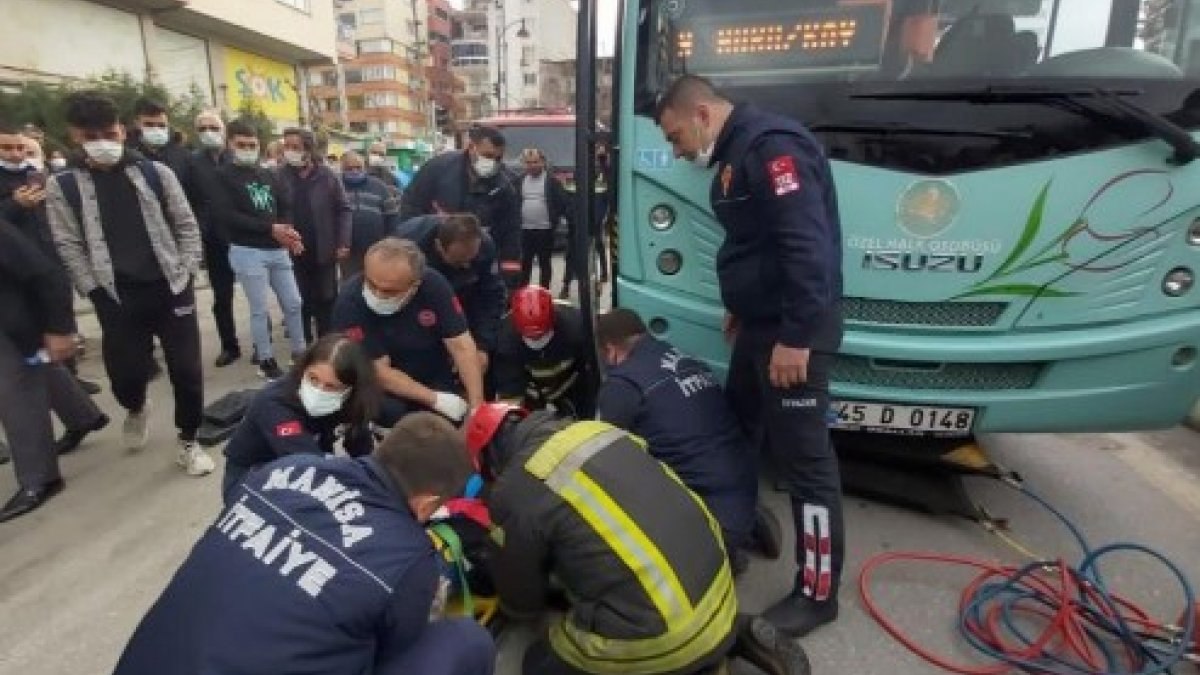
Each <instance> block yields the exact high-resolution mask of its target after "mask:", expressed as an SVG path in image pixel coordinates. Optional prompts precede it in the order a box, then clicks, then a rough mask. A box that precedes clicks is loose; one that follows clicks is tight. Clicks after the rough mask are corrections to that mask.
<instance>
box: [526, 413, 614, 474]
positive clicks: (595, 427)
mask: <svg viewBox="0 0 1200 675" xmlns="http://www.w3.org/2000/svg"><path fill="white" fill-rule="evenodd" d="M605 431H616V427H614V426H613V425H611V424H607V423H605V422H598V421H595V420H584V421H582V422H576V423H575V424H572V425H571V426H569V427H567V428H566V429H563V430H562V431H560V432H558V433H556V434H554V435H553V436H551V437H550V438H548V439H547V440H546V442H545V443H543V444H542V447H540V448H538V449H537V451H536V452H534V453H533V456H531V457H530V458H529V459H528V460H526V461H525V470H526V471H528V472H529V473H531V474H533V475H534V476H536V477H537V478H539V479H541V480H546V477H547V476H549V475H550V472H551V471H553V470H554V467H556V466H558V465H559V463H560V462H562V460H563V459H564V458H565V457H566V456H567V455H570V454H571V453H573V452H575V451H576V450H577V449H579V446H581V445H582V444H583V443H585V442H587V441H588V439H590V438H591V437H593V436H596V435H597V434H601V433H603V432H605ZM619 433H620V432H619V431H618V434H619Z"/></svg>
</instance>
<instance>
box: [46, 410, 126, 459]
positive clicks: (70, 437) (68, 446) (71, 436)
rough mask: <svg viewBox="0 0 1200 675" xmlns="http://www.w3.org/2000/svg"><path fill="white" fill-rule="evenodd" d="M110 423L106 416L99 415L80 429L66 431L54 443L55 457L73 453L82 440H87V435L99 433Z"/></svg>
mask: <svg viewBox="0 0 1200 675" xmlns="http://www.w3.org/2000/svg"><path fill="white" fill-rule="evenodd" d="M111 421H112V420H110V419H109V417H108V415H105V414H104V413H101V414H100V416H99V417H97V418H96V421H94V422H92V423H91V424H89V425H88V426H86V427H84V428H82V429H67V430H66V431H65V432H63V435H62V436H61V437H59V439H58V440H57V441H55V442H54V453H55V454H57V455H65V454H67V453H69V452H73V451H74V450H75V448H78V447H79V445H80V444H81V443H83V439H85V438H87V436H88V434H90V433H92V432H93V431H100V430H101V429H103V428H104V427H106V426H108V423H109V422H111Z"/></svg>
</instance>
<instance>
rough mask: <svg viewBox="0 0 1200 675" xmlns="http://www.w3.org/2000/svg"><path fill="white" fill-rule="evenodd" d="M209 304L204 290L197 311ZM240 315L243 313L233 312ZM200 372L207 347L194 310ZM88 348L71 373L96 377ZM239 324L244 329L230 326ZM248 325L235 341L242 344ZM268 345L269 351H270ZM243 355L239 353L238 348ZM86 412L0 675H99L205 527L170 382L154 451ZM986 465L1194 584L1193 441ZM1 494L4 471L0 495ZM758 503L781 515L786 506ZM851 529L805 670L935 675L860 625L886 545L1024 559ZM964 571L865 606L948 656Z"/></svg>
mask: <svg viewBox="0 0 1200 675" xmlns="http://www.w3.org/2000/svg"><path fill="white" fill-rule="evenodd" d="M207 302H208V300H207V296H206V295H203V294H202V299H201V303H202V305H204V304H206V303H207ZM240 311H241V317H245V308H244V306H242V307H241V308H240ZM202 316H203V320H202V326H203V328H204V331H205V346H206V354H205V361H206V362H211V360H212V359H213V358H214V357H215V349H216V342H215V339H214V336H213V334H212V332H213V331H212V325H211V321H210V320H209V319H208V313H207V311H204V312H203V313H202ZM82 323H83V326H82V328H83V330H84V332H85V334H87V335H88V336H89V337H91V338H93V340H92V342H91V344H90V346H91V350H92V351H91V354H90V355H89V356H88V358H87V359H86V360H85V361H84V362H83V370H84V372H85V373H86V374H88V375H89V376H92V377H93V378H96V379H102V378H101V376H100V373H101V368H100V364H99V357H98V354H97V353H96V350H97V349H98V346H97V343H96V341H95V339H94V338H95V337H96V336H97V335H98V330H97V328H96V327H95V323H94V320H93V319H92V318H91V317H83V320H82ZM240 325H241V326H243V327H245V326H246V323H245V321H244V320H240ZM247 334H248V330H243V335H247ZM280 344H282V343H280ZM246 348H247V349H248V344H247V345H246ZM208 374H209V380H208V383H207V387H208V391H207V397H208V399H209V400H212V399H214V398H216V397H218V396H220V395H221V394H223V393H225V392H227V391H230V390H232V389H235V388H243V387H250V386H257V385H258V384H259V381H258V379H257V377H256V376H255V372H254V369H253V368H252V367H251V366H250V365H249V364H248V363H247V362H245V361H243V362H241V363H239V364H236V365H234V366H231V367H229V368H225V369H221V370H215V369H210V370H209V372H208ZM98 401H99V402H100V405H101V406H102V407H103V408H104V409H105V410H107V411H109V412H110V413H112V414H113V415H114V419H115V423H114V424H113V425H111V426H110V427H109V428H108V429H106V430H105V431H103V432H101V433H99V434H96V435H95V436H94V437H92V438H89V440H88V442H87V444H86V445H85V446H84V447H83V448H82V449H81V450H80V451H78V452H77V453H76V454H74V455H72V456H70V457H67V458H66V459H65V460H64V461H63V472H64V476H65V478H66V480H67V485H68V487H67V490H66V491H65V492H64V493H63V494H62V495H61V496H60V497H58V498H56V499H54V500H53V501H52V502H51V503H50V504H48V505H47V506H46V507H45V508H43V509H41V510H39V511H38V512H36V513H35V514H32V515H30V516H26V517H24V518H20V519H18V520H16V521H13V522H11V523H7V524H4V525H0V673H3V674H5V675H7V674H9V673H12V674H16V673H21V674H22V675H78V674H79V673H104V672H108V671H109V670H110V669H111V666H112V664H113V663H114V662H115V660H116V658H117V656H118V655H119V653H120V650H121V649H122V647H123V645H124V643H125V641H126V640H127V638H128V637H129V635H130V633H131V631H132V629H133V627H134V626H135V624H136V623H137V621H138V620H139V619H140V617H141V615H142V613H143V612H144V611H145V609H146V608H147V607H148V606H149V604H150V603H151V602H152V601H153V600H154V598H155V597H156V596H157V594H158V593H159V592H160V591H161V589H162V588H163V586H164V585H165V583H166V582H167V580H168V579H169V578H170V576H171V574H172V573H173V571H174V569H175V568H176V566H177V565H178V563H179V562H180V561H181V560H182V559H183V557H184V556H185V555H186V554H187V552H188V550H189V549H190V547H191V545H192V544H193V542H194V541H195V540H196V539H197V537H198V536H199V534H200V533H201V532H202V530H203V529H204V528H205V527H206V526H207V525H208V524H209V523H210V522H211V520H212V518H213V517H214V516H215V514H216V512H217V509H218V504H219V501H220V500H219V496H218V485H219V480H218V476H219V475H220V468H218V472H217V473H216V474H214V475H213V476H209V477H207V478H201V479H196V478H189V477H187V476H185V475H184V474H183V473H182V472H181V471H180V470H179V469H178V468H177V467H176V466H175V464H174V450H175V442H174V432H173V430H172V425H171V403H170V401H171V397H170V390H169V387H168V384H167V382H166V381H165V379H164V380H160V381H158V382H156V383H154V385H153V401H154V405H155V408H154V415H153V424H152V436H151V443H150V445H149V447H148V448H146V449H145V450H144V451H142V452H140V453H137V454H134V453H130V452H128V451H126V450H124V449H122V448H121V447H120V431H119V428H120V419H121V415H120V414H117V413H116V412H114V411H118V408H117V406H116V404H115V402H114V401H113V400H112V398H111V397H110V396H109V395H108V394H107V393H103V394H101V395H100V396H99V397H98ZM981 440H982V442H983V444H984V445H985V446H986V447H987V448H988V450H989V451H990V453H991V455H992V457H993V458H994V459H995V460H996V461H997V462H999V463H1001V464H1003V465H1004V466H1006V467H1007V468H1011V469H1013V470H1016V471H1018V472H1020V473H1021V474H1022V475H1023V476H1024V477H1025V478H1026V480H1027V481H1028V483H1029V485H1030V486H1031V487H1033V488H1034V489H1035V490H1037V491H1038V492H1039V493H1041V494H1042V495H1044V496H1045V497H1046V498H1048V499H1049V500H1051V501H1052V502H1053V503H1054V504H1055V505H1057V506H1058V507H1059V508H1061V509H1062V510H1063V511H1064V512H1066V513H1067V514H1069V515H1070V516H1071V517H1072V518H1074V519H1075V520H1076V521H1077V522H1078V523H1079V525H1080V526H1081V527H1082V528H1083V529H1084V531H1085V532H1086V533H1087V535H1088V536H1089V538H1090V539H1091V540H1092V541H1093V543H1095V544H1101V543H1107V542H1113V541H1118V540H1132V541H1138V542H1142V543H1145V544H1148V545H1150V546H1153V547H1155V548H1157V549H1159V550H1161V551H1162V552H1164V553H1165V554H1167V555H1168V556H1169V557H1171V558H1172V559H1173V560H1175V561H1176V562H1177V563H1178V564H1179V565H1181V566H1182V567H1183V568H1184V569H1185V570H1186V571H1187V573H1188V574H1189V575H1190V576H1191V578H1192V580H1193V581H1194V582H1200V489H1198V486H1200V434H1197V433H1196V432H1193V431H1189V430H1185V429H1182V428H1180V429H1174V430H1169V431H1164V432H1159V433H1152V434H1137V435H1077V436H1068V435H1040V436H1033V435H1022V436H1003V437H993V438H984V439H981ZM14 489H15V484H14V481H13V477H12V472H11V470H8V469H0V495H3V496H5V497H6V496H7V495H8V494H10V493H11V491H12V490H14ZM968 490H969V493H970V494H971V496H972V498H973V499H975V500H976V501H978V502H980V503H982V504H984V505H986V506H987V508H988V509H989V510H990V511H991V512H992V513H993V514H995V515H997V516H1001V517H1006V518H1008V519H1010V521H1011V527H1012V532H1013V534H1014V535H1015V536H1016V537H1018V538H1019V539H1020V540H1021V541H1022V542H1024V543H1025V544H1026V545H1027V546H1029V547H1031V548H1032V549H1034V550H1035V551H1037V552H1039V553H1041V554H1043V555H1046V556H1050V557H1058V556H1064V557H1066V558H1067V559H1068V560H1072V559H1076V558H1077V551H1076V550H1075V549H1074V548H1073V544H1072V542H1071V541H1070V539H1069V538H1068V536H1067V535H1066V533H1065V532H1064V531H1063V529H1062V528H1061V527H1060V526H1059V525H1058V524H1057V523H1056V522H1055V521H1053V520H1052V519H1051V518H1050V517H1049V516H1048V515H1047V514H1046V513H1045V512H1043V511H1042V510H1041V509H1040V508H1039V507H1037V506H1036V505H1034V504H1033V503H1031V502H1030V501H1028V500H1027V499H1025V498H1024V497H1022V496H1021V495H1018V494H1016V493H1014V492H1012V491H1011V490H1008V489H1006V488H1004V487H1002V486H1000V485H999V484H997V483H995V482H993V481H988V480H983V479H971V481H970V482H969V484H968ZM768 499H769V501H770V502H771V503H772V505H773V506H774V508H775V509H776V511H777V512H778V513H780V514H781V515H783V516H784V517H785V518H786V513H787V511H786V508H787V507H786V502H785V500H783V499H782V495H779V494H776V493H773V492H769V493H768ZM846 516H847V529H848V533H849V535H848V536H849V541H848V547H847V548H848V551H849V559H848V561H847V572H846V581H845V583H844V584H843V587H842V616H841V619H840V620H839V621H838V622H837V623H836V624H834V625H832V626H829V627H826V628H825V629H823V630H821V631H819V632H818V633H816V634H814V635H813V636H812V637H811V638H809V639H807V640H805V641H804V644H805V646H806V648H807V649H808V650H809V653H810V655H811V657H812V660H813V664H814V667H815V672H817V673H829V674H850V673H853V674H857V675H872V674H875V673H879V674H881V675H882V674H885V673H886V674H889V675H908V674H916V673H929V672H935V670H934V669H933V668H932V667H931V666H929V665H927V664H925V663H924V662H922V661H920V660H918V659H917V658H915V657H914V656H912V655H910V654H909V653H908V652H907V651H905V650H904V649H903V648H902V647H900V646H899V645H897V644H896V643H895V642H894V641H892V639H891V638H890V637H888V636H887V635H886V634H884V633H883V632H882V631H881V630H880V629H879V628H878V627H877V626H876V625H875V624H874V623H873V621H872V620H871V619H870V618H869V617H868V616H867V615H866V614H865V613H864V611H863V607H862V602H861V600H860V598H859V594H858V591H857V576H858V571H859V569H860V568H861V566H862V564H863V562H864V561H865V560H867V559H868V558H869V557H871V556H872V555H875V554H877V553H880V552H884V551H895V550H920V551H942V552H951V553H957V554H966V555H972V556H979V557H982V558H986V559H992V560H996V561H1007V562H1020V561H1021V560H1020V557H1019V556H1018V555H1017V554H1016V553H1015V552H1013V551H1012V550H1011V549H1010V548H1007V547H1006V546H1005V545H1004V544H1002V543H1001V542H1000V541H999V540H998V539H997V538H996V537H994V536H993V535H990V534H988V533H986V532H985V531H984V530H983V528H981V527H980V526H978V525H976V524H974V523H971V522H969V521H967V520H964V519H961V518H954V517H948V516H945V517H935V516H929V515H924V514H921V513H916V512H913V511H910V510H905V509H899V508H895V507H891V506H887V505H883V504H880V503H877V502H873V501H867V500H864V499H859V498H855V497H849V498H848V499H847V507H846ZM791 570H792V568H791V566H790V562H789V561H777V562H767V561H760V560H756V561H755V562H754V563H753V567H752V568H751V570H750V571H749V572H748V573H747V574H746V575H745V577H744V578H743V579H742V581H741V582H740V584H739V590H740V592H741V603H742V606H743V608H745V609H747V610H751V611H754V610H758V609H761V608H763V607H765V606H767V605H768V604H770V603H771V602H772V601H773V600H774V599H775V598H777V597H779V596H780V595H782V594H783V593H785V592H786V591H787V590H788V587H789V584H790V581H791V574H792V571H791ZM1106 571H1107V572H1108V575H1109V579H1110V582H1111V584H1112V586H1113V587H1114V588H1115V589H1116V590H1118V591H1119V592H1122V593H1125V594H1127V595H1130V596H1132V597H1134V598H1136V599H1138V600H1140V601H1142V602H1144V603H1145V604H1146V606H1148V607H1149V608H1151V609H1153V610H1155V611H1158V612H1161V613H1163V614H1164V615H1165V616H1167V617H1169V618H1172V619H1173V618H1174V617H1175V615H1176V614H1177V613H1178V611H1179V608H1180V606H1179V600H1178V599H1177V598H1176V595H1175V594H1174V592H1173V589H1171V588H1170V586H1169V585H1168V584H1167V580H1166V578H1165V577H1164V576H1163V575H1162V574H1161V573H1160V572H1159V571H1158V570H1156V569H1154V568H1153V567H1151V566H1147V565H1144V564H1143V563H1142V561H1138V560H1134V559H1130V558H1121V559H1117V560H1114V561H1113V562H1112V564H1110V565H1109V566H1108V567H1107V568H1106ZM967 578H968V576H967V575H965V574H963V573H959V572H955V571H947V570H946V569H943V568H940V567H933V566H928V565H925V566H920V565H914V566H908V567H903V568H895V569H890V570H885V571H883V572H881V573H880V575H879V578H878V583H877V586H876V588H877V591H876V592H877V595H878V597H879V599H880V601H881V602H882V603H883V604H884V605H885V606H886V607H887V608H888V610H889V611H890V612H891V613H892V614H893V615H894V616H896V617H898V618H899V619H900V620H901V621H902V623H903V625H905V626H907V627H908V629H909V630H911V631H913V633H914V634H915V635H917V636H918V637H920V639H922V640H923V641H925V642H926V643H927V644H928V645H930V646H931V647H934V648H936V649H940V650H946V651H948V652H949V653H951V654H955V653H959V654H962V652H961V651H960V643H959V641H958V640H957V638H956V636H955V632H954V626H955V623H954V606H955V604H956V601H957V598H958V594H959V592H960V590H961V588H962V586H963V584H964V583H965V582H966V580H967ZM523 641H524V640H523V638H522V637H521V636H510V637H509V638H508V639H506V640H505V641H504V649H503V651H502V654H501V658H500V668H499V672H501V673H505V674H507V673H515V672H517V662H518V658H517V653H518V652H519V646H520V643H521V642H523Z"/></svg>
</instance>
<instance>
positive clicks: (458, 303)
mask: <svg viewBox="0 0 1200 675" xmlns="http://www.w3.org/2000/svg"><path fill="white" fill-rule="evenodd" d="M450 303H451V304H452V305H454V311H456V312H458V313H459V314H462V313H463V306H462V301H461V300H459V299H458V296H457V295H455V296H453V297H451V298H450Z"/></svg>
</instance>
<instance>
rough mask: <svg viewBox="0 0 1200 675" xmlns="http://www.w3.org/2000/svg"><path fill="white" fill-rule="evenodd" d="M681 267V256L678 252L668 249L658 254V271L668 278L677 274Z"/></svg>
mask: <svg viewBox="0 0 1200 675" xmlns="http://www.w3.org/2000/svg"><path fill="white" fill-rule="evenodd" d="M682 267H683V256H681V255H679V251H676V250H675V249H673V248H669V249H667V250H665V251H663V252H662V253H659V254H658V271H659V272H662V273H663V274H666V275H668V276H670V275H672V274H678V273H679V270H680V268H682Z"/></svg>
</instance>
